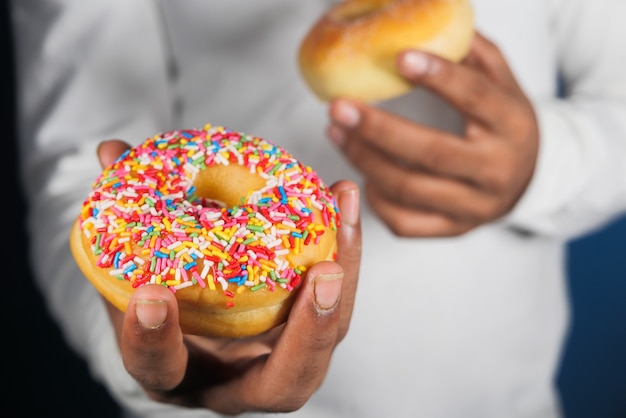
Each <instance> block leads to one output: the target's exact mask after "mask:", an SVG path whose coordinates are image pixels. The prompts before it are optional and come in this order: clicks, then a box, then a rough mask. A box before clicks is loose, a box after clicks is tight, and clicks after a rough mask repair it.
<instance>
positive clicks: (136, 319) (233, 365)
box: [98, 141, 361, 414]
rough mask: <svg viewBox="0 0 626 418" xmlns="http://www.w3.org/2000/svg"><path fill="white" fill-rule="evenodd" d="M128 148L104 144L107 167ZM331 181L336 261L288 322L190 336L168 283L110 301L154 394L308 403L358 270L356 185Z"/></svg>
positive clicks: (220, 403)
mask: <svg viewBox="0 0 626 418" xmlns="http://www.w3.org/2000/svg"><path fill="white" fill-rule="evenodd" d="M127 149H128V146H127V145H126V144H125V143H123V142H121V141H108V142H105V143H103V144H101V146H100V147H99V150H98V155H99V158H100V162H101V164H102V166H103V167H106V166H108V165H110V164H111V163H112V162H113V161H114V159H115V158H117V157H118V156H119V155H120V154H122V153H123V152H124V151H126V150H127ZM331 189H332V192H333V194H334V195H335V196H336V197H337V201H338V205H339V209H340V211H341V213H342V214H343V215H342V216H343V217H342V222H343V223H342V227H341V228H340V229H339V230H338V232H337V247H338V251H337V259H336V262H333V261H322V262H320V263H317V264H315V265H313V266H312V267H311V268H310V269H309V270H308V271H307V274H306V276H305V280H304V281H303V282H302V285H301V286H302V287H301V288H300V290H299V292H298V293H297V296H296V298H295V301H294V303H293V306H292V308H291V313H290V315H289V318H288V320H287V322H286V323H285V324H284V325H282V326H279V327H277V328H274V329H273V330H271V331H269V332H266V333H263V334H260V335H256V336H252V337H246V338H240V339H210V338H205V337H199V336H194V335H186V334H183V331H182V330H181V327H180V325H179V322H178V312H179V310H178V305H177V299H176V298H175V297H174V295H173V294H172V292H171V291H170V290H168V289H167V288H166V287H164V286H160V285H145V286H141V287H138V288H137V289H136V290H135V292H134V293H133V294H132V296H131V298H130V301H129V303H128V308H127V310H126V313H122V311H120V310H119V309H117V308H116V307H115V306H113V305H112V304H111V303H109V302H106V303H107V307H108V311H109V313H110V316H111V319H112V322H113V324H114V326H115V329H116V332H117V337H118V342H119V345H120V349H121V353H122V357H123V361H124V365H125V367H126V369H127V370H128V372H129V373H130V374H131V375H132V376H133V377H134V378H135V379H136V380H137V381H138V382H139V383H140V384H141V385H142V386H143V388H144V389H145V390H146V392H147V393H148V394H149V396H150V397H152V398H153V399H155V400H158V401H161V402H168V403H173V404H177V405H183V406H190V407H204V408H208V409H210V410H213V411H216V412H220V413H225V414H238V413H242V412H245V411H268V412H270V411H271V412H279V411H281V412H286V411H293V410H296V409H298V408H299V407H301V406H302V405H303V404H304V403H305V402H306V400H307V399H308V398H309V397H310V396H311V394H312V393H313V392H314V391H315V389H317V387H318V386H319V385H320V383H321V382H322V380H323V378H324V375H325V372H326V370H327V367H328V364H329V360H330V357H331V354H332V351H333V349H334V347H335V346H336V345H337V344H338V343H339V342H340V341H341V340H342V339H343V337H344V336H345V334H346V332H347V329H348V325H349V322H350V317H351V313H352V307H353V303H354V296H355V291H356V285H357V279H358V274H359V263H360V250H361V246H360V240H361V231H360V220H359V207H358V190H357V188H356V186H355V185H354V184H353V183H351V182H347V181H341V182H338V183H336V184H335V185H333V186H332V188H331Z"/></svg>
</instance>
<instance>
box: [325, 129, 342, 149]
mask: <svg viewBox="0 0 626 418" xmlns="http://www.w3.org/2000/svg"><path fill="white" fill-rule="evenodd" d="M326 135H328V138H330V140H331V141H332V142H333V143H335V145H338V146H340V147H341V146H343V144H345V143H346V133H345V132H344V130H343V129H341V128H340V127H339V126H337V125H330V126H329V127H328V129H327V130H326Z"/></svg>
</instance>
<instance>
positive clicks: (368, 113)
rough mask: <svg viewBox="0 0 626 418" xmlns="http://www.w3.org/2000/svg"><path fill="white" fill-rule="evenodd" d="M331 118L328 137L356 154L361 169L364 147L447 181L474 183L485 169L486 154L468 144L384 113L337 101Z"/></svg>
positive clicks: (334, 103) (444, 133) (356, 104)
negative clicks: (359, 152)
mask: <svg viewBox="0 0 626 418" xmlns="http://www.w3.org/2000/svg"><path fill="white" fill-rule="evenodd" d="M329 116H330V118H331V125H330V126H329V128H328V129H327V135H328V136H329V138H330V139H331V140H333V141H334V142H335V143H336V144H337V145H339V146H340V147H341V148H342V149H343V151H344V152H346V153H348V154H350V153H354V155H353V156H352V157H350V160H351V161H353V162H354V163H356V164H357V165H358V166H363V165H364V164H358V163H359V161H360V160H359V156H358V148H359V147H361V146H362V143H365V144H367V145H369V146H370V147H372V148H374V150H373V152H374V153H375V154H377V155H378V156H379V157H380V158H381V159H382V158H386V159H388V160H390V161H393V162H394V163H400V164H401V165H403V166H409V167H420V168H423V169H427V170H428V171H430V172H432V173H434V174H439V175H443V176H448V177H456V178H462V179H471V178H472V177H473V176H474V174H475V173H476V172H478V171H480V169H481V167H483V166H484V158H483V154H481V152H480V150H479V149H477V148H476V147H474V146H472V144H470V143H468V142H467V141H462V140H461V139H460V138H459V137H456V136H454V135H452V134H449V133H446V132H443V131H438V130H435V129H431V128H427V127H425V126H422V125H418V124H415V123H413V122H411V121H408V120H406V119H404V118H401V117H398V116H396V115H393V114H390V113H388V112H385V111H383V110H381V109H377V108H374V107H370V106H367V105H365V104H362V103H359V102H354V101H349V100H345V99H338V100H335V101H333V102H332V103H331V104H330V108H329ZM350 138H355V140H354V141H349V139H350ZM370 163H374V161H371V162H370ZM370 167H372V168H376V166H370Z"/></svg>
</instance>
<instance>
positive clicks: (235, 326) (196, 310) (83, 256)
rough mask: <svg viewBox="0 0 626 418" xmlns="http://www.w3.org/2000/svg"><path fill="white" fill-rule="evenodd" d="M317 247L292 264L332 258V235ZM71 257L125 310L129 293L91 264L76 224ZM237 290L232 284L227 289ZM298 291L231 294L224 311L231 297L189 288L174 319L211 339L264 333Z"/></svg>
mask: <svg viewBox="0 0 626 418" xmlns="http://www.w3.org/2000/svg"><path fill="white" fill-rule="evenodd" d="M323 237H324V238H323V240H322V241H321V242H320V245H315V246H313V245H312V246H307V247H305V249H304V251H303V252H302V253H301V254H298V255H297V256H296V257H297V262H298V263H299V264H301V265H304V266H307V267H310V266H312V265H313V264H315V263H316V262H318V261H323V260H333V259H334V255H335V252H336V242H335V231H330V230H329V231H327V232H326V233H325V234H324V236H323ZM70 247H71V250H72V254H73V255H74V258H75V259H76V262H77V263H78V266H79V267H80V269H81V271H82V272H83V274H84V275H85V276H86V277H87V279H88V280H89V281H90V282H91V284H92V285H93V286H94V287H95V288H96V289H97V290H98V292H99V293H100V294H102V295H103V296H104V298H105V299H107V300H108V301H109V302H111V304H113V305H114V306H115V307H116V308H117V309H119V310H121V311H122V312H125V311H126V307H127V306H128V301H129V299H130V297H131V296H132V294H133V292H134V289H133V288H132V286H131V284H130V282H128V281H126V280H116V279H115V278H114V277H113V276H111V275H110V274H109V272H110V270H111V269H110V268H101V267H98V266H97V265H96V261H97V260H96V257H95V256H94V255H93V253H92V251H91V250H90V248H89V243H88V242H87V239H86V238H85V236H84V235H83V234H82V233H81V230H80V226H79V224H78V221H77V222H75V223H74V226H73V227H72V231H71V235H70ZM231 287H232V289H231V290H232V291H233V292H236V289H235V286H234V285H231ZM296 293H297V291H287V290H284V289H282V288H280V287H277V288H276V290H275V291H269V290H265V289H261V290H258V291H256V292H252V291H249V290H246V291H244V292H242V293H239V294H237V295H236V299H234V300H235V301H236V303H234V305H233V306H232V307H227V303H228V302H231V301H232V300H233V299H231V298H229V297H227V296H225V295H224V293H223V292H220V291H215V290H210V289H209V288H204V289H203V288H200V287H199V286H193V287H188V288H186V289H181V290H179V291H177V292H176V294H175V295H176V299H177V301H178V307H179V320H180V325H181V328H182V329H183V331H184V332H185V333H188V334H195V335H205V336H212V337H225V338H238V337H245V336H249V335H255V334H259V333H261V332H264V331H267V330H269V329H271V328H273V327H275V326H277V325H279V324H281V323H283V322H285V320H286V319H287V316H288V314H289V310H290V309H291V305H292V304H293V300H294V298H295V295H296Z"/></svg>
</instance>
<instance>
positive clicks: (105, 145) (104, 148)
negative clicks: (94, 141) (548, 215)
mask: <svg viewBox="0 0 626 418" xmlns="http://www.w3.org/2000/svg"><path fill="white" fill-rule="evenodd" d="M129 148H130V145H128V144H127V143H126V142H124V141H120V140H119V139H111V140H108V141H103V142H101V143H100V144H98V149H97V150H96V153H97V154H98V159H99V160H100V165H101V166H102V168H106V167H108V166H110V165H111V164H113V163H114V162H115V160H116V159H117V158H118V157H119V156H120V155H122V154H123V153H124V152H125V151H127V150H128V149H129Z"/></svg>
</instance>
